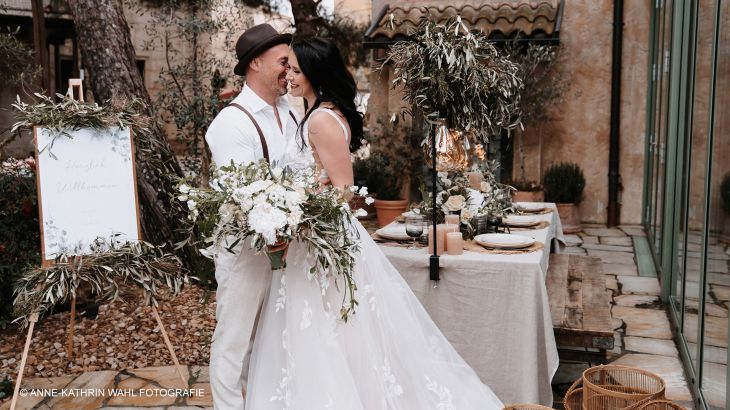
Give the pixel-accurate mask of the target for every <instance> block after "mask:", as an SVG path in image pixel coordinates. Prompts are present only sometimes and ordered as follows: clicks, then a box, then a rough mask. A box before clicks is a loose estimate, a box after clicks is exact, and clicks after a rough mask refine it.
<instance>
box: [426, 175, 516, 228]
mask: <svg viewBox="0 0 730 410" xmlns="http://www.w3.org/2000/svg"><path fill="white" fill-rule="evenodd" d="M498 167H499V163H498V162H497V161H490V162H487V163H483V164H482V165H481V167H480V166H479V165H475V166H474V167H473V168H472V172H475V171H476V172H479V173H481V174H482V181H481V183H480V184H479V186H475V187H472V186H471V185H470V182H469V178H468V177H467V175H466V174H465V173H460V172H453V173H447V172H439V173H438V178H437V182H436V191H437V194H436V206H437V209H436V212H435V217H436V222H438V223H441V222H443V221H444V220H445V216H446V215H448V214H457V215H459V220H460V228H461V232H462V233H463V234H464V236H465V237H466V238H472V237H474V233H475V228H476V227H475V224H474V218H477V217H481V216H490V217H494V216H504V215H507V214H509V213H513V212H514V208H513V206H512V198H511V193H512V192H513V191H514V188H512V187H510V186H509V185H504V184H502V183H500V182H499V181H497V178H496V177H495V175H494V171H495V170H496V168H498ZM423 198H424V200H423V202H421V203H420V204H418V205H416V206H414V207H413V209H414V210H417V211H418V212H419V213H423V214H427V215H429V214H431V212H432V209H431V204H432V203H433V202H432V200H431V193H430V192H425V190H424V192H423Z"/></svg>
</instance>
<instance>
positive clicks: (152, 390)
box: [0, 225, 730, 410]
mask: <svg viewBox="0 0 730 410" xmlns="http://www.w3.org/2000/svg"><path fill="white" fill-rule="evenodd" d="M642 236H644V231H643V229H642V228H641V227H640V226H621V227H620V228H616V229H609V228H606V227H605V226H600V225H586V226H585V229H584V231H583V232H581V233H580V234H577V235H566V238H565V239H566V242H567V245H568V247H567V248H566V249H565V252H567V253H570V254H579V255H589V256H597V257H600V258H601V259H602V261H603V269H604V273H605V275H606V291H607V292H608V293H609V296H610V298H611V303H612V306H611V314H612V317H613V321H614V326H615V335H616V343H615V348H614V350H613V351H611V352H610V355H609V357H610V358H609V360H610V363H615V364H623V365H628V366H635V367H640V368H643V369H647V370H650V371H653V372H655V373H657V374H659V375H660V376H661V377H663V378H664V380H665V381H666V383H667V397H668V398H669V399H671V400H673V401H676V402H678V403H680V404H681V405H683V406H685V407H688V408H693V403H692V397H691V395H690V391H689V388H688V386H687V382H686V380H685V376H684V371H683V368H682V363H681V361H680V359H679V353H678V350H677V347H676V345H675V343H674V341H673V340H672V332H671V328H670V321H669V318H668V316H667V310H666V306H663V305H661V303H660V302H659V296H658V295H659V293H660V288H659V282H658V280H657V278H655V277H645V276H639V269H638V268H637V263H636V260H635V253H634V247H633V242H632V239H633V238H632V237H642ZM691 251H693V252H696V251H697V250H691ZM712 252H713V253H712V254H716V255H719V256H718V257H719V258H724V257H727V256H728V254H727V253H725V252H717V251H714V250H713V251H712ZM688 257H692V255H690V254H689V252H688ZM726 260H730V257H728V258H727V259H723V261H726ZM722 266H723V265H722V264H719V263H718V264H717V267H715V268H714V272H716V274H718V275H722V276H721V277H720V276H718V279H717V280H714V281H713V280H711V282H712V283H711V288H712V292H711V294H712V297H713V299H712V300H713V301H714V302H716V303H713V304H708V307H707V308H706V311H707V314H708V315H710V316H709V317H708V319H709V320H711V321H716V322H717V323H714V322H712V323H711V325H710V327H708V334H707V336H706V340H708V341H709V342H710V343H711V345H708V346H706V348H705V351H704V359H705V361H706V363H705V366H706V367H705V368H706V370H705V377H707V378H708V380H707V381H708V385H712V384H716V385H717V386H720V387H722V388H723V389H724V386H725V379H724V378H725V375H726V373H727V372H726V367H727V363H726V357H727V354H726V346H727V316H728V310H727V308H726V305H725V303H727V301H728V300H730V286H728V285H730V282H728V280H729V279H730V278H728V277H726V276H725V275H724V274H727V271H726V270H725V269H726V268H727V263H726V264H725V265H724V266H725V268H723V267H722ZM695 287H697V286H696V285H695ZM691 290H692V285H691V284H688V290H686V292H691ZM696 292H697V291H695V294H696ZM691 307H692V306H691V302H690V303H688V309H691ZM689 313H690V315H691V312H689ZM694 314H695V321H694V322H693V321H692V320H691V316H688V318H689V319H688V320H687V325H686V326H688V329H687V330H688V334H693V333H692V330H691V327H692V326H693V323H694V326H695V327H696V314H697V310H696V307H695V310H694ZM694 333H695V334H696V331H695V332H694ZM690 342H696V340H690ZM587 367H588V364H586V363H570V362H563V363H561V366H560V369H559V370H558V372H557V374H556V375H555V378H554V379H553V386H554V387H555V389H556V391H558V392H560V391H564V390H565V388H567V386H569V385H570V384H571V383H572V382H573V381H574V380H576V379H577V378H579V377H580V375H581V373H582V372H583V370H585V369H586V368H587ZM185 370H186V373H187V374H186V375H185V377H186V378H187V379H188V386H185V388H189V389H193V390H192V391H193V392H195V393H196V394H197V396H196V397H170V396H169V395H164V394H163V393H162V392H163V391H166V390H167V389H180V388H181V387H182V386H181V385H182V382H181V380H180V378H179V376H178V374H177V372H176V369H175V368H174V367H173V366H166V367H152V368H145V369H137V370H122V371H98V372H87V373H84V374H82V375H81V376H78V377H74V376H67V377H53V378H32V379H27V380H25V381H24V382H23V387H25V388H29V389H31V388H55V389H63V388H66V389H100V390H99V391H100V392H105V394H93V395H90V396H87V397H25V398H22V399H21V400H20V401H19V404H20V405H19V406H18V407H17V408H18V409H30V408H37V409H51V408H53V409H96V408H101V409H109V410H111V409H116V410H119V409H126V408H139V407H146V408H154V409H181V410H182V409H200V408H207V409H210V408H212V407H211V406H212V397H211V394H210V384H209V377H208V369H207V367H197V366H189V367H188V366H185ZM715 379H717V380H715ZM108 389H117V390H116V392H110V391H109V390H108ZM718 390H722V389H719V388H718ZM145 391H146V392H147V393H146V394H145V395H141V394H139V392H145ZM131 392H136V394H132V393H131ZM558 399H559V397H558V396H557V395H556V400H558ZM9 406H10V403H9V402H5V403H4V405H3V406H2V407H0V410H6V409H8V408H9Z"/></svg>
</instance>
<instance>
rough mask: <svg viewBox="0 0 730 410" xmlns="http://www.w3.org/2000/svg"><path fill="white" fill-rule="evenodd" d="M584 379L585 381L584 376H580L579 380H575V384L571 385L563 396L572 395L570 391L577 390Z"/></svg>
mask: <svg viewBox="0 0 730 410" xmlns="http://www.w3.org/2000/svg"><path fill="white" fill-rule="evenodd" d="M582 381H583V378H582V377H581V378H579V379H578V380H576V381H574V382H573V385H572V386H570V388H569V389H568V391H566V392H565V396H563V397H568V396H569V395H570V393H572V392H573V390H575V389H577V388H578V387H579V385H580V384H581V382H582Z"/></svg>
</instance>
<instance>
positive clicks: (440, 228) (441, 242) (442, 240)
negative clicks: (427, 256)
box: [428, 224, 446, 255]
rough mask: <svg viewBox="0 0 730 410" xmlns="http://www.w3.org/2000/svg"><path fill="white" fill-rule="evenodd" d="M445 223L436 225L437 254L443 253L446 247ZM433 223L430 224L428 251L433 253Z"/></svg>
mask: <svg viewBox="0 0 730 410" xmlns="http://www.w3.org/2000/svg"><path fill="white" fill-rule="evenodd" d="M444 227H446V225H445V224H438V225H436V239H437V240H438V241H437V242H436V255H441V254H442V253H444V249H446V235H445V234H444ZM433 233H434V232H433V225H431V226H429V229H428V252H429V253H431V254H433V253H434V252H433Z"/></svg>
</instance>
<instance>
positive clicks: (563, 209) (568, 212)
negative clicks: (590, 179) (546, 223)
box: [556, 204, 583, 233]
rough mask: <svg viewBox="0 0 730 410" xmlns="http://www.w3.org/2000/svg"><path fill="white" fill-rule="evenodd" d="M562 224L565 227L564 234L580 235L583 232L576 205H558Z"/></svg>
mask: <svg viewBox="0 0 730 410" xmlns="http://www.w3.org/2000/svg"><path fill="white" fill-rule="evenodd" d="M556 205H557V206H558V215H560V223H561V224H562V225H563V233H578V232H580V231H582V230H583V227H582V226H580V213H579V212H578V207H577V206H576V205H575V204H556Z"/></svg>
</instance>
